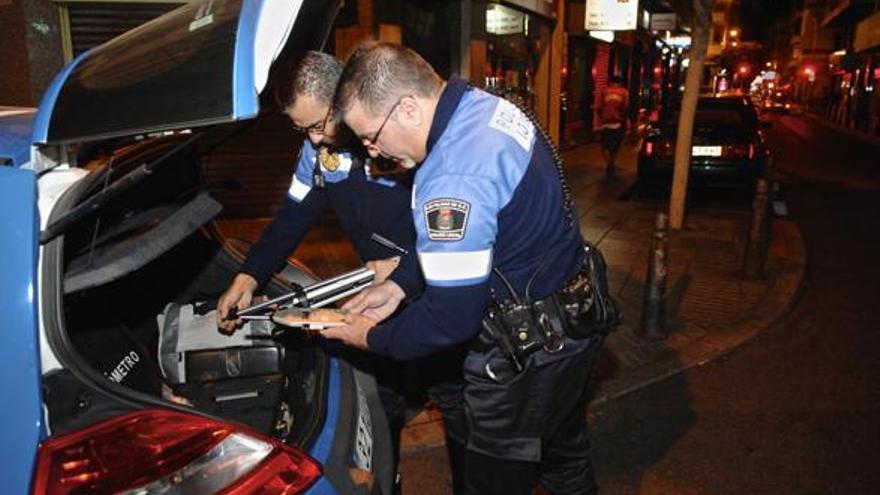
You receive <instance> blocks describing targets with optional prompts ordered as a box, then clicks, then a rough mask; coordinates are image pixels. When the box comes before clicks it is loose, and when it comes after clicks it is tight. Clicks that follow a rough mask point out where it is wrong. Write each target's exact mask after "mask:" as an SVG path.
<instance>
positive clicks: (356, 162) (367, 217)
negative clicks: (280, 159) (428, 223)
mask: <svg viewBox="0 0 880 495" xmlns="http://www.w3.org/2000/svg"><path fill="white" fill-rule="evenodd" d="M341 72H342V63H341V62H340V61H339V60H337V59H336V58H335V57H333V56H331V55H328V54H325V53H319V52H309V53H308V54H306V56H305V58H304V59H303V60H302V61H301V62H300V63H299V64H298V66H297V68H296V69H295V72H294V77H293V80H292V82H291V88H290V96H289V100H288V101H285V102H283V106H284V112H285V113H286V114H287V116H288V117H289V118H290V119H291V121H292V122H293V125H294V128H295V129H297V130H298V131H301V132H303V133H304V134H306V136H307V137H308V139H307V140H306V141H305V142H304V143H303V146H302V149H301V151H300V155H299V158H298V160H297V165H296V172H295V173H294V176H293V179H292V181H291V184H290V188H289V190H288V193H287V198H286V199H285V201H284V205H283V206H282V207H281V210H280V212H279V213H278V215H277V216H276V218H275V219H274V220H273V221H272V222H271V223H270V224H269V225H268V226H267V227H266V229H265V230H264V231H263V233H262V235H261V237H260V239H259V241H258V242H257V243H256V244H255V245H254V246H253V247H252V248H251V249H250V251H249V252H248V256H247V258H246V259H245V262H244V264H243V265H242V266H241V268H240V270H239V273H238V274H237V275H236V276H235V278H234V279H233V281H232V284H231V285H230V287H229V288H228V289H227V290H226V292H225V293H224V294H223V296H222V297H221V298H220V301H219V303H218V324H219V325H220V327H221V328H222V329H224V330H227V331H229V330H232V329H234V328H235V325H236V324H238V323H240V322H237V321H235V320H227V319H226V317H227V315H228V314H229V311H230V309H231V308H233V307H237V308H246V307H248V306H250V305H251V300H252V297H253V293H254V291H256V290H257V288H259V287H262V286H263V285H265V284H266V282H268V280H269V279H270V278H271V276H272V274H273V273H275V272H276V271H277V270H278V269H279V268H281V267H282V266H283V265H284V263H285V260H286V259H287V256H288V255H289V254H290V253H291V252H293V251H294V249H296V247H297V246H298V245H299V243H300V242H301V241H302V239H303V238H304V237H305V235H306V233H308V231H309V230H310V229H311V228H312V226H314V225H315V223H316V222H317V221H318V220H319V219H320V217H321V215H322V214H323V212H324V211H325V209H326V208H327V206H328V205H330V204H332V205H333V207H334V209H335V210H336V213H337V216H338V217H339V219H340V221H341V222H342V226H343V228H344V229H345V231H346V232H347V233H348V235H349V237H350V238H351V241H352V243H353V245H354V248H355V251H357V253H358V255H359V256H360V257H361V259H362V260H363V261H365V262H367V263H368V265H369V266H370V267H371V268H377V269H378V270H377V271H378V272H379V275H380V276H379V277H378V278H384V276H385V275H387V274H388V273H390V272H391V271H392V270H393V268H394V267H395V266H396V263H397V261H396V258H397V257H398V256H399V254H400V253H398V252H397V251H395V250H393V249H392V248H389V247H387V246H385V245H382V244H379V243H377V242H375V241H374V240H372V239H371V236H372V235H373V234H374V233H375V234H379V235H381V236H382V237H384V238H386V239H389V240H391V241H392V242H393V243H395V244H396V245H398V246H401V247H404V249H406V248H407V247H408V246H412V245H413V243H414V240H415V233H414V231H413V226H412V219H411V216H410V215H408V214H407V213H406V211H405V210H406V207H407V206H408V205H409V200H410V194H411V191H410V188H409V186H408V184H406V183H405V182H401V181H399V180H397V179H390V178H388V177H385V176H382V175H380V174H377V173H376V172H377V171H376V170H373V169H371V165H372V164H371V160H370V159H369V157H368V156H367V154H366V152H365V150H364V149H363V148H362V147H361V146H360V144H359V143H357V141H356V140H355V139H354V136H351V134H350V131H349V130H348V129H346V128H345V126H344V125H342V124H341V123H337V120H338V116H334V115H332V113H333V112H332V110H331V103H332V98H333V90H334V88H335V87H336V81H338V79H339V75H340V74H341ZM397 177H398V178H400V176H397ZM416 283H419V282H418V281H417V282H416Z"/></svg>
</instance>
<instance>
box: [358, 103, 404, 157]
mask: <svg viewBox="0 0 880 495" xmlns="http://www.w3.org/2000/svg"><path fill="white" fill-rule="evenodd" d="M404 98H406V96H401V97H400V98H399V99H398V100H397V103H395V104H394V105H393V106H392V107H391V110H389V111H388V115H386V116H385V120H383V121H382V125H380V126H379V129H377V130H376V133H375V134H373V137H371V138H365V139H366V141H367V142H366V143H364V144H365V145H367V146H372V147H374V148H375V147H377V146H376V141H377V140H378V139H379V134H381V133H382V129H384V128H385V124H387V123H388V121H389V120H390V119H391V116H392V115H394V111H395V110H397V107H398V106H399V105H400V104H401V103H402V102H403V99H404Z"/></svg>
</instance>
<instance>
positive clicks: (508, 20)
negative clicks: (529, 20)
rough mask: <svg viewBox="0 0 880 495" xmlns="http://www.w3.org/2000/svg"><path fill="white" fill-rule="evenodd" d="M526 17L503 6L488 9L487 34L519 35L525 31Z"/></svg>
mask: <svg viewBox="0 0 880 495" xmlns="http://www.w3.org/2000/svg"><path fill="white" fill-rule="evenodd" d="M525 21H526V15H525V14H523V13H522V12H520V11H518V10H514V9H511V8H508V7H505V6H503V5H497V4H492V5H489V6H488V7H487V8H486V32H488V33H490V34H499V35H500V34H519V33H522V32H524V30H525Z"/></svg>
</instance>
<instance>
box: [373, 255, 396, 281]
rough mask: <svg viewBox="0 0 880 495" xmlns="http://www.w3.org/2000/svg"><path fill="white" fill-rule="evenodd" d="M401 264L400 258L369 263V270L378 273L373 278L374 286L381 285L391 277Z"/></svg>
mask: <svg viewBox="0 0 880 495" xmlns="http://www.w3.org/2000/svg"><path fill="white" fill-rule="evenodd" d="M399 264H400V256H394V257H392V258H385V259H384V260H373V261H368V262H367V268H369V269H370V270H373V271H374V272H376V274H375V275H374V276H373V285H378V284H381V283H382V282H384V281H385V279H387V278H388V275H391V272H393V271H394V270H395V269H396V268H397V265H399Z"/></svg>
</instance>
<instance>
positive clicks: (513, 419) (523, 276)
mask: <svg viewBox="0 0 880 495" xmlns="http://www.w3.org/2000/svg"><path fill="white" fill-rule="evenodd" d="M336 104H337V106H338V107H339V108H340V110H341V111H342V112H343V118H344V120H345V122H346V124H347V125H348V126H349V127H350V128H351V129H352V130H353V131H354V132H355V134H357V136H358V137H359V138H361V141H362V142H363V143H364V145H365V146H366V148H367V150H368V151H369V153H370V154H371V155H372V156H380V155H381V156H384V157H386V158H389V159H392V160H395V161H397V162H399V163H401V164H402V165H403V166H405V167H407V168H414V167H416V166H418V170H417V173H416V175H415V179H414V184H413V190H414V192H413V198H412V203H411V205H410V206H411V208H412V216H413V219H414V222H415V226H416V236H417V241H416V251H417V253H416V255H417V259H418V264H419V266H420V267H421V271H422V272H423V274H424V278H425V281H426V285H425V288H424V290H423V291H420V292H414V291H413V287H414V285H413V284H408V283H407V281H408V280H414V279H417V278H418V270H413V269H407V268H401V269H399V271H401V272H403V271H406V273H407V274H408V275H407V276H402V275H401V276H398V277H397V278H395V279H393V280H387V281H385V282H384V283H382V284H379V285H376V286H374V287H372V288H371V289H369V290H367V291H365V292H363V293H361V294H360V295H358V296H357V297H356V298H354V299H353V300H351V301H350V302H349V303H347V304H346V307H347V308H348V309H349V310H350V311H351V312H352V313H353V314H352V315H351V316H349V318H348V324H347V325H346V326H342V327H337V328H335V329H331V330H328V331H325V332H324V333H325V336H327V337H330V338H337V339H340V340H342V341H344V342H346V343H348V344H349V345H354V346H357V347H360V348H365V349H369V350H371V351H373V352H375V353H378V354H382V355H390V356H394V357H397V358H404V359H406V358H413V357H417V356H424V355H427V354H431V353H434V352H436V351H438V350H441V349H444V348H448V347H450V346H454V345H457V344H460V343H463V342H469V343H471V346H472V347H471V350H470V352H469V353H468V354H467V357H466V359H465V360H464V364H463V373H464V384H463V388H462V390H461V394H462V395H461V400H462V403H463V408H464V413H465V414H464V417H465V418H466V422H467V432H466V438H464V439H463V442H462V445H459V446H457V447H458V448H459V449H461V450H463V451H464V453H463V456H464V463H463V465H458V466H455V465H453V478H454V484H456V485H457V484H459V483H461V484H462V485H463V488H461V489H460V491H461V492H463V493H467V494H479V495H491V494H524V495H525V494H531V493H532V490H533V488H534V486H535V485H536V484H537V483H539V482H540V483H541V484H543V485H544V486H545V487H546V488H547V489H549V490H550V491H551V493H554V494H585V493H594V492H595V489H596V487H595V483H594V480H593V476H592V468H591V465H590V461H589V456H588V452H587V450H588V443H587V432H586V415H585V390H586V386H587V380H588V376H589V373H590V368H591V364H592V362H593V360H594V357H595V355H596V353H597V351H598V348H599V347H600V345H601V342H602V334H601V333H599V332H595V333H591V330H590V328H589V327H588V326H584V325H574V324H573V323H572V322H571V320H570V319H567V318H565V317H563V316H562V313H561V312H560V309H559V308H560V305H558V304H557V305H555V306H553V304H554V303H553V301H562V300H563V296H565V295H566V294H571V293H574V292H573V291H578V290H580V289H578V288H577V287H578V283H580V282H579V281H581V278H580V277H581V270H582V262H583V259H584V253H585V250H584V245H583V243H582V240H581V236H580V232H579V226H578V222H577V221H576V219H577V217H576V215H575V214H574V212H573V210H572V205H571V200H570V198H569V197H568V194H567V193H566V188H565V187H564V186H563V182H562V177H561V169H560V168H559V164H558V162H556V161H555V159H554V154H553V150H552V148H551V145H550V143H549V142H548V141H547V139H546V136H545V135H544V134H542V133H541V132H540V130H539V129H538V128H537V127H536V126H535V125H534V124H533V122H532V121H531V120H530V119H529V118H528V117H527V116H526V115H525V114H524V113H523V112H521V111H520V110H519V109H518V108H517V107H516V106H514V105H513V104H511V103H509V102H507V101H506V100H503V99H500V98H498V97H495V96H492V95H490V94H488V93H485V92H483V91H481V90H479V89H474V88H472V87H470V86H468V84H467V83H465V82H464V81H462V80H460V79H457V78H452V79H450V80H449V81H446V82H444V81H443V80H442V79H441V78H440V77H439V76H438V75H437V74H436V72H435V71H434V70H433V68H432V67H431V66H430V65H429V64H428V63H427V62H425V60H423V59H422V58H421V57H420V56H419V55H418V54H416V53H415V52H413V51H412V50H410V49H408V48H405V47H402V46H399V45H392V44H385V43H370V44H366V45H364V46H362V47H360V48H359V49H358V50H356V51H355V53H354V54H353V55H352V56H351V58H350V59H349V61H348V62H347V64H346V67H345V71H344V72H343V75H342V79H341V81H340V84H339V86H338V88H337V93H336ZM412 265H413V264H412V263H404V265H402V266H406V267H411V266H412ZM400 281H403V282H404V283H403V284H401V283H399V282H400ZM405 298H415V299H414V300H413V301H412V302H411V304H409V305H408V306H406V307H405V308H404V309H403V311H402V312H400V314H398V315H397V316H395V318H393V319H390V320H386V318H387V317H388V316H389V315H390V314H392V313H393V312H394V311H395V310H396V309H397V307H398V305H399V304H400V302H401V301H403V300H404V299H405ZM578 304H579V303H578ZM578 304H575V306H574V307H575V313H577V314H578V315H580V314H581V313H580V311H581V309H583V308H585V307H586V305H585V304H584V305H578ZM551 306H553V307H551ZM562 307H569V305H568V304H562ZM554 308H555V309H554ZM578 321H581V320H578ZM584 321H586V320H584Z"/></svg>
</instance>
